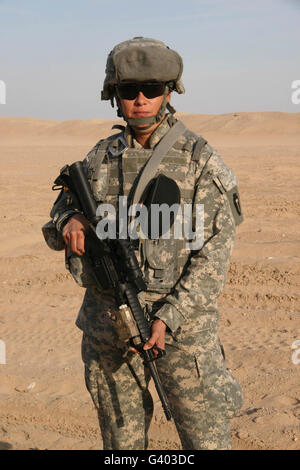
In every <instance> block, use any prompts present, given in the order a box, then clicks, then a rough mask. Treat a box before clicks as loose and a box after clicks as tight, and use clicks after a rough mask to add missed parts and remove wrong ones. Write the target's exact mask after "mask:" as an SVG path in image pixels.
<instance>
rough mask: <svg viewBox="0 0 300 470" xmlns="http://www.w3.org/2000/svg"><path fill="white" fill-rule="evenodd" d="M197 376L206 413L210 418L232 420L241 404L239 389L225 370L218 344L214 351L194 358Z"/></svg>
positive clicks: (227, 370)
mask: <svg viewBox="0 0 300 470" xmlns="http://www.w3.org/2000/svg"><path fill="white" fill-rule="evenodd" d="M196 364H197V369H198V375H199V376H200V378H201V379H202V386H203V397H204V402H205V407H206V412H207V413H208V415H209V416H210V417H212V418H217V417H220V416H221V417H224V418H232V417H233V416H235V415H236V414H237V412H238V411H239V410H240V408H241V406H242V403H243V396H242V390H241V387H240V385H239V383H238V381H237V379H236V378H235V377H234V375H233V374H232V373H231V372H230V370H229V369H226V365H225V361H224V358H223V355H222V351H221V348H220V345H219V344H216V346H215V348H214V351H208V352H207V353H203V354H201V355H197V356H196Z"/></svg>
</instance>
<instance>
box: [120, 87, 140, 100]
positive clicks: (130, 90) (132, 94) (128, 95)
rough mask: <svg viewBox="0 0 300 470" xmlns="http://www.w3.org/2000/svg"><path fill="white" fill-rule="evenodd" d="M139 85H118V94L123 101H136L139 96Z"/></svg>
mask: <svg viewBox="0 0 300 470" xmlns="http://www.w3.org/2000/svg"><path fill="white" fill-rule="evenodd" d="M139 91H140V90H139V87H138V86H137V85H134V84H132V85H118V92H119V96H120V98H122V100H134V99H135V98H136V97H137V96H138V94H139Z"/></svg>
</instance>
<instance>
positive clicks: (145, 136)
mask: <svg viewBox="0 0 300 470" xmlns="http://www.w3.org/2000/svg"><path fill="white" fill-rule="evenodd" d="M162 121H163V119H162V120H161V121H159V122H157V123H155V124H154V125H153V126H151V127H149V129H143V128H141V127H135V128H134V129H132V131H133V133H134V137H135V138H136V140H137V141H138V143H139V144H140V145H142V147H144V148H145V149H147V148H150V137H151V136H152V134H153V132H154V131H155V129H157V128H158V126H159V125H160V124H161V122H162Z"/></svg>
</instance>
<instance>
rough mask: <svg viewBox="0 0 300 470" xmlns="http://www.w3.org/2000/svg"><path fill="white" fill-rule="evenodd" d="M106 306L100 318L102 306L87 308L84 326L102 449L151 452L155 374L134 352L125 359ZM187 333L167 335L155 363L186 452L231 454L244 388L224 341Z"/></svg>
mask: <svg viewBox="0 0 300 470" xmlns="http://www.w3.org/2000/svg"><path fill="white" fill-rule="evenodd" d="M101 305H102V308H101V310H99V308H98V310H97V315H95V306H93V307H92V308H91V305H90V304H89V303H86V304H85V305H83V307H82V309H81V313H80V314H79V319H78V320H77V325H78V326H79V327H80V328H81V329H83V330H84V334H83V339H82V358H83V361H84V365H85V381H86V386H87V389H88V391H89V392H90V394H91V397H92V399H93V402H94V404H95V406H96V408H97V411H98V417H99V424H100V429H101V434H102V439H103V449H105V450H133V449H135V450H143V449H147V445H148V438H147V434H148V429H149V426H150V422H151V418H152V415H153V400H152V396H151V394H150V392H149V387H148V385H149V381H150V377H149V373H148V369H147V367H145V366H144V365H143V362H142V359H141V357H140V356H139V355H137V354H135V353H132V352H128V349H127V354H126V345H125V344H124V343H122V342H121V341H120V340H119V339H118V337H117V336H116V332H115V330H114V326H113V322H112V320H111V319H110V318H109V316H108V314H107V313H108V309H109V306H108V304H106V303H105V302H102V304H101ZM87 319H88V321H87ZM93 320H94V321H93ZM91 325H93V326H91ZM186 331H188V333H182V331H179V332H178V334H177V335H173V336H171V335H170V334H167V335H166V353H167V354H166V356H165V357H163V358H160V359H159V360H158V361H157V362H156V364H157V368H158V372H159V375H160V378H161V381H162V383H163V386H164V389H165V391H166V394H167V396H168V400H169V402H170V406H171V409H172V414H173V417H174V422H175V425H176V428H177V431H178V434H179V437H180V440H181V444H182V448H183V449H185V450H200V449H227V450H228V449H231V436H230V427H229V420H230V418H231V417H233V416H234V415H235V414H236V412H237V411H238V410H239V409H240V407H241V404H242V393H241V389H240V386H239V384H238V382H237V380H236V379H235V377H234V376H233V375H232V374H231V372H230V371H229V370H227V369H226V366H225V362H224V358H223V355H222V351H221V348H220V343H219V339H218V336H217V334H215V333H213V332H212V331H207V330H205V331H192V330H191V329H187V330H186Z"/></svg>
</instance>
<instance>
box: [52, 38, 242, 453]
mask: <svg viewBox="0 0 300 470" xmlns="http://www.w3.org/2000/svg"><path fill="white" fill-rule="evenodd" d="M182 69H183V65H182V59H181V57H180V56H179V54H177V53H176V52H175V51H173V50H171V49H170V48H168V47H167V46H166V45H165V44H164V43H162V42H160V41H157V40H154V39H147V38H142V37H138V38H134V39H132V40H129V41H125V42H122V43H121V44H118V45H117V46H116V47H115V48H114V49H113V50H112V51H111V53H110V54H109V56H108V60H107V66H106V78H105V81H104V86H103V91H102V99H103V100H110V101H111V104H112V106H113V105H114V100H115V101H116V104H117V108H118V116H120V117H123V119H124V120H125V121H126V122H127V126H126V128H122V129H121V132H120V133H118V134H114V135H112V136H110V137H108V138H107V139H102V140H100V141H99V142H98V143H97V144H96V145H95V147H94V148H93V149H92V150H91V151H90V152H89V153H88V155H87V156H86V158H85V160H84V165H85V169H86V172H87V176H88V179H89V181H90V184H91V188H92V192H93V195H94V198H95V200H96V201H97V203H99V204H100V203H102V202H106V203H111V204H113V205H114V206H115V207H116V209H117V210H118V196H119V195H124V196H129V198H131V200H132V199H133V197H134V191H137V187H138V186H137V184H138V181H139V177H140V174H141V169H142V168H143V167H144V165H145V163H146V162H147V161H149V159H150V158H151V155H152V153H153V151H154V149H155V148H156V147H157V145H158V143H159V142H160V141H161V140H162V139H163V138H164V136H167V135H168V134H169V133H170V131H171V129H172V128H173V126H175V124H176V122H178V121H177V120H176V119H175V117H174V116H173V114H174V112H175V110H174V108H173V107H172V106H171V104H170V97H171V93H172V92H173V91H176V92H178V93H183V92H184V88H183V85H182V82H181V75H182ZM166 109H168V110H169V111H170V112H169V113H166ZM119 127H120V126H119ZM160 173H162V174H164V175H166V176H167V177H169V178H172V179H173V180H175V181H176V183H177V185H178V187H179V189H180V194H181V204H184V203H185V204H188V203H193V205H194V207H195V205H196V204H203V205H204V244H203V246H202V247H201V248H200V249H197V250H188V249H187V248H186V244H185V243H182V240H165V239H162V238H159V239H158V240H151V239H146V240H144V239H140V240H139V241H138V242H137V243H136V245H135V248H136V254H137V257H138V259H139V262H140V265H141V269H142V272H143V275H144V278H145V280H146V283H147V290H146V291H145V292H142V293H141V295H140V299H141V302H142V304H143V305H144V306H145V308H146V307H147V309H148V312H150V315H151V318H152V321H153V323H152V336H151V338H150V339H149V341H148V342H147V343H146V345H145V346H144V347H145V348H151V347H153V346H157V347H159V348H161V349H165V351H166V355H165V356H164V357H163V358H160V359H158V360H157V361H156V363H157V368H158V371H159V374H160V377H161V380H162V382H163V386H164V388H165V391H166V393H167V396H168V399H169V401H170V405H171V408H172V414H173V417H174V422H175V425H176V428H177V430H178V434H179V437H180V440H181V443H182V448H183V449H186V450H196V449H230V448H231V436H230V427H229V421H230V418H231V417H233V416H234V415H235V414H236V412H237V411H238V410H239V409H240V407H241V404H242V393H241V389H240V386H239V384H238V382H237V380H236V379H235V377H234V376H233V375H232V373H231V372H230V371H229V370H228V369H227V368H226V363H225V358H224V351H223V348H222V346H221V344H220V341H219V337H218V328H219V313H218V309H217V298H218V295H219V294H220V291H221V290H222V288H223V286H224V283H225V276H226V271H227V267H228V264H229V258H230V254H231V250H232V247H233V241H234V235H235V227H236V225H238V224H239V223H240V222H241V221H242V214H241V209H240V204H239V196H238V190H237V181H236V178H235V176H234V175H233V172H232V171H231V170H230V169H229V168H228V167H227V166H226V165H225V163H224V161H223V160H222V158H221V157H220V156H219V155H218V153H217V152H216V151H215V150H214V149H213V148H212V147H211V146H210V145H209V144H208V143H207V142H206V141H205V140H204V139H203V138H202V137H200V136H198V135H196V134H194V133H193V132H191V131H189V130H188V129H186V128H185V130H184V131H183V132H182V133H181V134H180V135H178V136H177V138H176V141H175V142H174V143H173V145H172V146H171V148H170V149H169V150H168V151H167V152H166V154H165V155H163V158H162V159H161V161H160V163H159V166H158V168H157V169H156V175H158V174H160ZM51 217H52V221H53V222H52V223H53V224H54V226H55V240H54V241H53V239H51V237H50V235H49V232H48V231H47V229H44V233H45V234H46V235H45V238H46V241H47V242H48V244H49V246H51V247H52V248H55V249H59V248H62V246H63V245H64V244H66V245H67V247H68V253H67V262H68V265H69V267H70V269H71V272H72V273H73V275H74V277H75V279H76V280H77V282H78V283H79V284H80V285H82V286H84V287H87V289H86V292H85V296H84V300H83V304H82V306H81V309H80V311H79V314H78V317H77V320H76V325H77V326H78V327H79V328H80V329H81V330H82V331H83V340H82V357H83V361H84V364H85V381H86V386H87V388H88V390H89V392H90V394H91V397H92V399H93V402H94V404H95V406H96V408H97V411H98V417H99V424H100V429H101V433H102V438H103V448H104V449H106V450H116V449H119V450H125V449H146V448H147V433H148V428H149V425H150V422H151V417H152V414H153V400H152V397H151V394H150V392H149V388H148V384H149V374H148V371H147V368H145V367H144V365H143V363H142V360H141V357H140V356H139V355H138V354H136V353H135V351H134V350H132V348H131V349H129V347H128V345H127V344H125V343H124V342H122V341H121V340H120V339H119V338H118V336H117V333H116V329H115V327H114V320H113V315H112V312H113V311H114V309H115V308H116V303H115V298H114V293H113V292H112V291H100V290H99V288H98V287H97V286H95V285H94V283H93V280H92V278H91V279H90V276H89V272H88V269H89V268H88V264H87V263H86V260H85V236H86V233H87V231H88V224H87V221H86V219H85V217H84V216H83V214H82V213H80V209H79V206H78V201H77V200H76V197H75V196H74V194H72V193H71V191H65V192H63V191H62V192H61V194H60V196H59V197H58V199H57V201H56V202H55V204H54V206H53V209H52V211H51Z"/></svg>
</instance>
